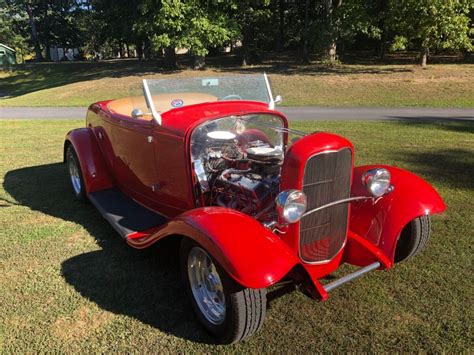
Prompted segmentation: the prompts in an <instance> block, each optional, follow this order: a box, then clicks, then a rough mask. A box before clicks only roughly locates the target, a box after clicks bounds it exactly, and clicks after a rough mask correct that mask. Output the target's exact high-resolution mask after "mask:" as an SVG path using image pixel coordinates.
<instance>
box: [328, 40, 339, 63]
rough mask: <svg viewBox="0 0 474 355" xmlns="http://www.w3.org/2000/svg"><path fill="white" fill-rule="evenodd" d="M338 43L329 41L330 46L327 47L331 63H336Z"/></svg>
mask: <svg viewBox="0 0 474 355" xmlns="http://www.w3.org/2000/svg"><path fill="white" fill-rule="evenodd" d="M336 48H337V47H336V43H335V42H332V43H329V46H328V48H327V56H328V59H329V62H330V63H331V64H335V63H336V53H337V52H336Z"/></svg>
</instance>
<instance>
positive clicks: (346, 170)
mask: <svg viewBox="0 0 474 355" xmlns="http://www.w3.org/2000/svg"><path fill="white" fill-rule="evenodd" d="M351 174H352V151H351V149H350V148H343V149H340V150H337V151H334V150H330V151H323V152H319V153H317V154H315V155H313V156H311V157H310V158H309V159H308V160H307V161H306V164H305V168H304V174H303V181H302V190H303V192H304V193H305V194H306V196H307V198H308V207H307V210H312V209H314V208H317V207H319V206H323V205H326V204H328V203H330V202H334V201H337V200H341V199H345V198H348V197H349V196H350V183H351ZM348 217H349V204H346V203H344V204H338V205H334V206H330V207H327V208H324V209H322V210H320V211H317V212H314V213H312V214H309V215H307V216H305V217H303V218H302V219H301V221H300V223H299V224H300V225H299V256H300V258H301V260H302V261H304V262H306V263H311V264H323V263H327V262H329V261H331V259H333V258H334V257H335V256H336V255H337V254H338V253H339V252H340V251H341V249H342V248H343V247H344V245H345V242H346V237H347V228H348Z"/></svg>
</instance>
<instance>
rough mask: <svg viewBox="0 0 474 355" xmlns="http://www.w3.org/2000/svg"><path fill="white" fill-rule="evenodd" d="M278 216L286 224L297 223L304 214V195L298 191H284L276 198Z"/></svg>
mask: <svg viewBox="0 0 474 355" xmlns="http://www.w3.org/2000/svg"><path fill="white" fill-rule="evenodd" d="M275 202H276V208H277V212H278V215H279V217H280V218H281V219H283V221H285V222H287V223H295V222H298V221H299V220H300V219H301V217H303V214H304V213H305V212H306V195H305V194H304V192H302V191H299V190H285V191H282V192H280V193H279V194H278V196H277V197H276V200H275Z"/></svg>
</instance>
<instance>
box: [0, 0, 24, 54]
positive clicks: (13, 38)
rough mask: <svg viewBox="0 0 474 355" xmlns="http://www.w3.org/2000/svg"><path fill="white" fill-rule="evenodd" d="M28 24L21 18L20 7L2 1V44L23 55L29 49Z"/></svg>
mask: <svg viewBox="0 0 474 355" xmlns="http://www.w3.org/2000/svg"><path fill="white" fill-rule="evenodd" d="M26 23H27V19H26V17H24V16H21V12H20V11H19V9H18V5H16V4H14V3H8V2H6V1H3V0H0V43H3V44H6V45H8V46H10V47H12V48H15V49H16V50H19V52H20V53H21V54H23V52H24V51H25V50H27V49H28V44H27V43H26V36H25V34H26Z"/></svg>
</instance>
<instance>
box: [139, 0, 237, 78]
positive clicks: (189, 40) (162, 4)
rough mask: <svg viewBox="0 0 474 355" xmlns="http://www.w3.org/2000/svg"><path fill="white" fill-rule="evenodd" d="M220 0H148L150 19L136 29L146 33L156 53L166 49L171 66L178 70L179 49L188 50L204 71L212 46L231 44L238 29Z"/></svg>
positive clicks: (145, 12)
mask: <svg viewBox="0 0 474 355" xmlns="http://www.w3.org/2000/svg"><path fill="white" fill-rule="evenodd" d="M224 6H225V3H223V2H221V1H218V0H214V1H211V0H208V1H199V0H189V1H183V0H162V1H158V2H157V1H156V0H145V2H144V3H143V4H142V6H141V12H142V15H143V17H144V18H145V19H146V20H144V21H143V22H142V23H141V24H138V25H136V26H135V29H136V30H137V32H139V33H143V34H146V35H147V36H148V37H149V38H150V40H151V44H152V47H153V49H154V50H155V51H160V50H164V52H165V62H166V65H167V66H168V67H176V65H177V63H176V53H175V49H176V48H186V49H188V50H189V51H190V53H191V54H192V55H194V58H195V65H194V67H195V69H202V68H203V67H204V65H205V59H204V58H205V56H206V55H207V54H208V52H209V47H216V46H220V45H222V44H224V43H225V42H226V41H229V40H230V39H231V37H232V36H233V34H234V33H235V26H233V25H232V21H230V20H229V17H228V16H226V13H225V12H224V11H223V9H224Z"/></svg>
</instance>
